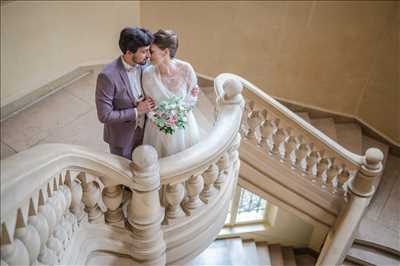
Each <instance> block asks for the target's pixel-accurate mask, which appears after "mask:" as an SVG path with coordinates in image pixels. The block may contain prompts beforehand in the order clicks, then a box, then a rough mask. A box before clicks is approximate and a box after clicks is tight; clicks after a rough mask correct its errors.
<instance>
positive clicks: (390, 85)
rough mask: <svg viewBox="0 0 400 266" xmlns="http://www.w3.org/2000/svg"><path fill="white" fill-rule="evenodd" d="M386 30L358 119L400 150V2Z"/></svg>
mask: <svg viewBox="0 0 400 266" xmlns="http://www.w3.org/2000/svg"><path fill="white" fill-rule="evenodd" d="M385 28H386V30H385V31H383V32H382V33H381V36H379V38H380V41H379V42H378V43H377V45H376V48H375V54H374V57H373V59H372V63H371V65H370V75H369V76H368V77H369V78H368V80H367V82H366V84H365V87H364V90H363V92H362V94H361V97H360V105H359V109H358V110H357V111H358V112H357V116H358V117H360V118H361V119H362V120H364V121H365V122H367V123H368V124H370V125H371V126H373V127H375V128H378V129H379V130H381V131H382V132H383V133H384V134H387V135H388V136H389V137H392V138H393V139H394V140H395V141H397V142H398V143H399V146H400V2H397V7H396V8H393V9H392V10H391V12H390V13H389V14H388V19H387V25H386V26H385Z"/></svg>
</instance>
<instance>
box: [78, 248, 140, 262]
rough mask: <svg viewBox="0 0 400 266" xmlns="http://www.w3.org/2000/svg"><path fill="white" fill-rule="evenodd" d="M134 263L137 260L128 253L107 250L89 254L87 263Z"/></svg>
mask: <svg viewBox="0 0 400 266" xmlns="http://www.w3.org/2000/svg"><path fill="white" fill-rule="evenodd" d="M134 263H135V261H134V260H132V258H131V257H129V256H126V255H122V254H116V253H112V252H106V251H95V252H92V253H91V254H90V255H89V257H88V259H87V261H86V264H85V265H93V266H95V265H104V266H106V265H107V266H129V265H134Z"/></svg>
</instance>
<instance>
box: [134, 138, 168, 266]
mask: <svg viewBox="0 0 400 266" xmlns="http://www.w3.org/2000/svg"><path fill="white" fill-rule="evenodd" d="M131 171H132V173H133V186H132V187H131V189H132V199H131V201H130V202H129V205H128V223H129V227H130V229H131V230H132V233H133V234H132V235H133V239H134V242H133V243H134V244H133V247H132V250H131V251H132V253H131V255H132V257H133V258H134V259H135V260H137V261H140V263H141V265H165V262H166V257H165V249H166V245H165V241H164V237H163V233H162V230H161V222H162V221H163V218H164V212H165V211H164V209H163V208H162V207H161V204H160V196H159V189H160V171H159V165H158V158H157V152H156V150H155V149H154V148H153V147H151V146H149V145H142V146H139V147H138V148H136V149H135V151H134V152H133V154H132V163H131Z"/></svg>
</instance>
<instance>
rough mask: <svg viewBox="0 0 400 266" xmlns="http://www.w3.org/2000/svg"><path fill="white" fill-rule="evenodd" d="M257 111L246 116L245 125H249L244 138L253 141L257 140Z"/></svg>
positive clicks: (258, 121) (258, 118)
mask: <svg viewBox="0 0 400 266" xmlns="http://www.w3.org/2000/svg"><path fill="white" fill-rule="evenodd" d="M258 114H259V111H258V110H253V111H251V112H249V113H248V114H247V124H248V125H249V129H248V133H247V135H246V137H247V138H248V139H249V140H251V141H254V140H256V138H257V133H256V132H257V128H258V126H259V124H260V117H259V116H258Z"/></svg>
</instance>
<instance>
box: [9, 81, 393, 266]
mask: <svg viewBox="0 0 400 266" xmlns="http://www.w3.org/2000/svg"><path fill="white" fill-rule="evenodd" d="M95 77H96V75H93V77H92V76H90V77H89V78H90V81H91V86H87V89H85V88H86V87H83V85H82V81H79V82H75V83H74V84H72V85H71V87H70V89H71V88H72V89H74V91H77V92H79V93H82V95H80V94H79V95H78V96H79V97H80V98H82V99H84V100H87V102H88V103H91V102H92V101H93V99H92V97H93V93H92V92H93V91H92V89H93V86H92V85H93V84H92V83H93V82H94V80H95ZM210 85H211V84H210V83H209V84H203V85H202V84H200V86H201V95H200V96H201V97H200V98H199V103H198V106H197V109H195V110H194V112H195V114H196V117H197V118H198V120H199V124H200V125H201V128H202V132H201V133H202V135H203V137H206V136H207V132H208V131H209V129H210V128H211V127H212V126H213V123H214V121H215V116H214V104H213V100H215V96H214V95H213V92H214V88H213V87H212V86H210ZM64 91H65V92H64ZM67 91H69V89H68V88H66V89H65V90H63V91H61V92H60V93H58V94H60V95H56V96H60V98H61V96H63V95H64V94H66V92H67ZM61 94H63V95H61ZM204 96H205V97H204ZM54 97H55V96H53V98H54ZM36 105H37V106H39V105H44V103H37V104H36ZM36 108H39V107H36ZM46 108H47V109H46V110H44V111H43V113H46V114H48V113H54V112H53V111H52V109H50V110H49V109H48V106H47V107H46ZM31 109H32V108H31ZM31 109H27V110H24V111H22V112H21V113H20V114H18V115H16V117H15V118H12V119H10V120H12V121H9V122H8V121H4V122H2V129H6V127H9V128H11V126H12V125H13V124H12V123H13V122H15V123H14V124H15V125H18V126H19V127H21V126H22V125H24V123H23V122H24V121H25V120H24V119H25V118H26V119H28V118H30V119H29V121H31V120H34V119H33V118H32V117H31V116H29V115H30V114H35V112H32V111H31ZM82 109H83V108H82ZM87 109H88V110H89V112H88V118H87V119H88V120H89V119H90V121H92V120H93V121H94V122H95V123H98V121H97V118H96V117H95V115H92V113H93V114H94V112H93V107H90V108H89V107H87ZM291 109H292V110H293V111H299V110H295V109H294V108H291ZM68 110H69V109H68ZM85 110H86V109H85ZM60 112H61V111H60ZM297 114H298V115H299V116H300V117H301V118H302V119H304V120H305V121H306V122H308V123H310V124H311V125H313V126H315V127H316V128H318V129H319V130H320V131H322V132H323V133H325V134H326V135H327V136H329V137H331V138H332V139H333V140H335V141H336V142H338V143H339V144H341V145H342V146H344V147H346V148H347V149H349V150H350V151H352V152H354V153H357V154H363V153H364V152H365V150H366V149H367V148H369V147H372V146H373V147H378V148H380V149H381V150H382V151H383V152H384V154H385V160H384V164H385V165H386V166H385V170H384V173H383V175H382V177H381V179H382V180H380V179H379V180H377V184H379V187H378V190H377V192H376V193H375V195H374V198H373V199H372V201H371V203H370V206H369V208H368V210H367V212H366V214H365V215H364V218H363V219H362V221H361V223H360V226H359V230H358V232H357V233H356V239H355V242H354V244H353V246H352V247H351V249H350V250H349V253H348V257H347V259H346V261H345V262H344V265H359V264H361V265H400V223H399V217H400V216H399V215H400V214H399V213H400V210H399V209H400V208H399V207H398V206H400V198H399V196H398V195H400V170H399V165H400V158H398V157H396V156H393V155H391V154H389V153H388V152H389V148H388V146H387V145H386V144H383V143H381V142H379V141H376V140H375V139H373V138H371V137H368V136H366V135H363V133H362V130H361V127H360V126H359V125H358V124H356V123H353V122H343V121H337V120H335V118H332V117H321V116H320V115H319V116H318V117H317V116H313V115H312V114H310V113H308V112H304V110H301V111H299V112H297ZM60 116H61V115H60ZM31 118H32V119H31ZM84 118H85V117H84ZM85 119H86V118H85ZM53 120H54V119H53ZM60 120H61V118H60ZM78 120H79V117H78V118H77V120H76V121H78ZM21 121H22V122H21ZM50 122H51V121H50ZM50 122H48V123H47V124H46V129H47V128H50V126H54V127H55V124H56V123H55V122H57V121H55V122H54V125H53V124H51V123H50ZM73 123H75V122H73ZM3 124H4V125H3ZM71 125H73V124H71ZM90 125H91V124H90V123H87V121H86V120H85V121H83V122H82V125H81V124H79V126H78V127H76V126H75V127H76V128H77V129H79V130H78V131H77V132H70V131H67V130H64V131H63V132H70V134H71V135H73V137H70V136H69V135H68V136H67V137H66V136H62V134H59V135H57V134H55V133H54V134H53V135H54V136H53V135H52V136H50V137H48V138H46V139H43V140H41V141H40V142H38V143H39V144H40V143H47V142H63V143H69V142H71V144H80V145H83V144H85V145H88V146H91V145H92V146H93V148H99V143H101V144H104V143H103V142H102V141H101V139H100V137H99V141H98V142H99V143H97V142H96V143H94V141H93V144H92V142H90V143H88V142H87V141H86V142H85V141H82V140H85V139H86V138H85V136H86V135H88V136H90V139H95V138H93V133H92V132H91V131H93V130H94V131H95V132H97V133H99V132H101V130H100V127H99V129H97V128H96V127H95V126H90ZM95 125H96V126H97V124H95ZM3 127H4V128H3ZM70 128H74V127H72V126H70ZM93 128H94V129H93ZM12 129H15V128H14V127H13V128H12ZM17 129H18V128H17ZM22 129H23V128H22ZM51 129H52V128H51ZM90 130H91V131H90ZM14 131H15V130H14ZM56 133H57V132H56ZM85 134H86V135H85ZM87 139H89V137H88V138H87ZM3 140H4V139H3V136H2V145H1V147H2V159H3V158H5V157H8V156H9V155H11V154H12V153H15V151H21V150H24V149H25V148H28V147H29V145H24V146H23V145H20V146H21V147H19V146H18V145H17V144H18V143H17V142H15V143H16V144H15V143H14V142H13V141H10V143H8V144H10V146H11V147H12V148H13V149H14V151H13V152H3V147H4V146H5V145H3ZM6 140H8V139H6ZM11 140H13V139H11ZM78 140H79V141H78ZM96 141H97V139H96ZM6 142H8V141H6ZM25 142H26V141H25V140H24V143H25ZM81 142H82V143H81ZM83 142H84V143H83ZM14 144H15V145H14ZM3 154H4V156H3ZM227 241H233V242H234V243H229V244H228V243H227ZM237 242H238V243H237ZM226 246H229V247H230V246H233V247H236V246H238V248H242V249H243V250H251V252H250V251H249V252H250V253H249V254H250V255H249V256H248V257H249V258H247V259H248V260H250V258H254V259H256V260H257V261H258V263H260V264H259V265H271V262H273V265H291V264H287V263H288V262H289V261H292V262H293V259H289V258H293V256H292V254H293V253H294V254H295V255H294V257H295V262H296V263H297V264H294V265H313V264H314V263H315V259H314V258H313V257H311V258H310V257H309V255H307V254H301V253H299V251H298V250H296V249H293V248H292V249H291V248H290V247H281V246H279V245H268V244H266V243H255V242H253V241H251V240H250V241H247V240H246V241H242V240H240V239H239V240H237V239H231V240H217V241H215V242H214V243H213V244H212V245H211V246H210V248H209V249H207V250H206V251H204V252H203V253H202V254H201V255H199V257H197V258H195V259H194V260H193V261H192V262H190V263H196V261H197V263H198V262H199V261H198V260H200V258H201V257H202V256H203V259H204V254H209V255H207V256H209V257H210V258H211V257H213V256H214V257H218V259H219V260H223V259H224V260H230V261H231V263H234V264H224V265H241V261H242V260H244V259H245V258H243V256H240V254H242V253H243V252H238V253H237V254H236V253H234V252H233V253H232V252H228V253H227V251H224V248H226ZM290 249H291V250H292V251H290ZM211 250H213V251H211ZM254 250H255V252H254ZM271 250H272V252H271ZM274 250H278V251H280V252H278V254H281V255H279V256H276V257H275V256H272V255H273V254H275V253H274V252H273V251H274ZM217 251H218V252H221V253H217ZM207 252H209V253H207ZM210 252H211V253H210ZM213 254H214V255H213ZM232 254H233V255H232ZM106 255H108V254H104V256H106ZM236 255H237V256H236ZM232 256H233V258H237V259H238V260H237V261H234V260H232ZM235 256H236V257H235ZM275 261H276V262H277V264H275ZM92 262H93V263H92V264H99V262H98V261H92ZM218 263H219V262H218ZM218 263H217V262H213V263H212V264H214V265H218ZM246 263H248V262H246ZM279 263H281V264H279ZM282 263H284V264H282ZM89 264H91V263H89ZM109 264H110V265H111V264H114V265H122V264H124V263H123V262H122V261H119V262H117V263H109ZM188 265H206V264H188ZM219 265H221V264H219ZM242 265H250V264H245V263H244V262H243V263H242ZM252 265H254V264H252ZM255 265H257V264H255Z"/></svg>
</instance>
